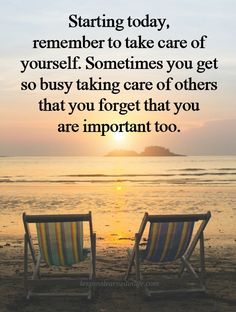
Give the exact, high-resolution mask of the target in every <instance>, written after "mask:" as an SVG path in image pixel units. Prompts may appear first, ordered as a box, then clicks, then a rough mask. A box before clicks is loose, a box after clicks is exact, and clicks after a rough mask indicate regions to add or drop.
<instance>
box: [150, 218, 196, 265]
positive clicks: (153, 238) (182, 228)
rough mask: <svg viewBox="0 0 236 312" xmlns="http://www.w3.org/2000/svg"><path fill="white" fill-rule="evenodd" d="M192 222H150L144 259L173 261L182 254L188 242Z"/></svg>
mask: <svg viewBox="0 0 236 312" xmlns="http://www.w3.org/2000/svg"><path fill="white" fill-rule="evenodd" d="M193 227H194V222H160V223H157V222H155V223H150V229H149V235H148V241H147V246H146V250H145V252H144V259H146V260H149V261H153V262H168V261H173V260H176V259H178V258H180V257H181V256H183V255H184V253H185V251H186V250H187V248H188V245H189V243H190V240H191V237H192V232H193Z"/></svg>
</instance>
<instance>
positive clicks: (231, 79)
mask: <svg viewBox="0 0 236 312" xmlns="http://www.w3.org/2000/svg"><path fill="white" fill-rule="evenodd" d="M71 14H77V15H78V16H82V17H84V18H90V19H91V18H96V17H98V16H102V14H105V15H106V17H107V18H113V19H117V18H121V19H124V25H125V29H124V30H123V31H117V30H115V29H114V28H98V27H97V28H85V27H84V28H80V27H75V28H69V27H68V24H69V19H68V17H69V16H70V15H71ZM146 14H149V16H150V18H166V19H167V22H166V23H168V24H169V26H170V27H169V28H168V29H166V27H163V30H162V31H157V30H156V29H155V28H153V27H139V28H135V27H132V28H128V27H127V26H126V19H127V17H128V16H131V17H132V18H140V19H144V18H145V16H146ZM0 15H1V19H0V24H1V33H0V40H1V49H0V85H1V88H0V90H1V103H0V155H10V156H22V155H30V156H31V155H104V154H106V153H107V152H108V151H109V150H112V149H128V150H136V151H141V150H143V149H144V147H145V146H149V145H161V146H165V147H168V148H169V149H171V150H172V151H174V152H176V153H180V154H186V155H229V154H236V144H235V141H236V140H235V138H236V105H235V99H236V95H235V94H236V93H235V81H236V79H235V78H236V77H235V75H236V60H235V53H236V41H235V32H236V2H235V1H234V0H224V1H223V0H205V1H202V0H192V1H188V0H179V1H174V0H171V1H170V0H169V1H168V0H166V1H157V0H156V1H152V0H151V1H150V0H146V1H140V0H136V1H125V0H121V1H111V0H110V1H104V0H100V1H89V0H88V1H73V0H69V1H60V0H57V1H54V0H52V1H48V0H47V1H45V0H41V1H28V0H24V1H22V0H4V1H1V2H0ZM83 35H85V36H86V37H87V38H89V39H100V40H105V42H107V39H108V38H109V37H111V38H112V39H114V40H115V39H116V40H120V41H121V42H122V47H121V48H119V49H108V48H107V47H106V46H105V47H104V48H103V49H56V50H55V49H33V48H32V45H33V44H32V42H33V40H42V39H45V40H49V39H58V40H62V39H67V40H68V39H80V38H81V37H82V36H83ZM140 35H141V36H142V37H143V38H145V39H152V40H154V42H155V47H154V48H152V49H125V48H124V40H125V38H127V37H129V38H130V39H137V38H138V36H140ZM203 35H206V36H207V39H206V42H205V48H204V49H191V48H190V47H187V48H186V49H167V48H165V49H160V48H158V47H157V46H156V42H157V41H158V40H161V39H164V40H167V39H173V40H174V39H179V40H183V39H185V40H187V41H188V43H190V42H191V41H192V40H194V39H200V38H201V37H202V36H203ZM68 56H72V57H74V56H79V57H80V62H81V67H82V69H81V70H40V69H30V68H29V69H27V70H26V71H25V72H24V73H21V71H22V63H21V61H22V60H23V61H27V60H28V61H31V60H62V59H66V58H67V57H68ZM88 56H93V57H94V59H95V60H123V59H126V58H130V57H131V56H133V58H134V59H137V60H138V59H140V60H162V61H163V63H164V65H165V66H166V63H165V62H166V60H191V61H192V62H193V65H194V66H195V65H196V62H197V61H198V60H214V59H217V67H218V69H209V70H206V71H205V72H204V73H197V72H196V69H195V67H194V68H193V69H185V70H178V69H174V70H173V71H171V72H170V73H167V72H166V67H165V66H164V69H161V70H158V69H155V70H98V69H97V70H95V69H94V70H85V63H86V61H85V60H86V57H88ZM41 77H43V79H44V80H46V81H71V82H73V83H72V87H71V90H70V92H69V93H68V94H64V91H50V90H44V91H43V90H40V89H39V81H40V78H41ZM90 77H93V79H94V80H99V77H101V79H100V80H101V81H119V82H120V83H121V85H122V84H123V83H124V82H126V81H131V82H132V81H151V82H153V84H154V86H155V83H157V82H158V81H166V79H167V78H168V77H173V79H174V81H184V80H185V79H187V78H189V77H192V78H193V80H195V81H208V82H211V81H217V84H218V88H217V90H214V91H186V90H182V91H177V90H175V88H173V87H172V88H171V90H169V91H162V90H157V89H156V88H155V87H154V88H153V89H152V90H144V91H140V90H134V91H130V90H129V91H128V90H123V89H122V88H121V91H120V92H119V93H118V94H113V93H112V92H111V91H82V90H77V89H76V84H75V81H77V80H78V79H80V81H88V80H89V78H90ZM23 81H27V82H30V81H33V82H35V83H36V89H35V90H32V91H30V90H27V91H22V90H21V83H22V82H23ZM44 98H46V99H47V101H48V102H51V103H54V102H61V101H62V100H64V102H65V103H66V109H65V111H54V112H45V111H40V110H39V105H38V102H39V101H40V100H43V99H44ZM101 98H106V102H111V103H114V102H117V103H120V102H127V103H129V102H136V101H137V100H139V101H140V103H141V104H140V105H141V111H131V112H129V113H127V114H126V115H121V114H119V112H99V111H98V110H97V107H98V102H99V100H100V99H101ZM149 98H152V99H153V101H154V102H158V103H159V102H166V101H167V100H169V101H170V103H171V105H172V106H171V110H170V111H162V112H146V111H144V109H143V102H144V101H145V100H146V99H149ZM68 102H72V103H74V102H78V103H79V102H83V103H85V102H92V103H94V105H95V108H96V109H95V111H90V112H89V111H83V112H81V111H79V110H77V109H75V111H74V113H73V114H71V115H69V106H68V104H67V103H68ZM174 102H177V103H180V102H182V103H185V102H187V103H191V102H194V103H196V102H197V103H199V108H200V110H198V111H183V110H180V112H179V113H178V114H177V115H174V106H173V105H174V104H173V103H174ZM84 119H86V120H87V123H100V124H101V123H108V124H112V123H117V124H119V123H125V122H126V121H128V122H129V123H145V122H147V121H150V122H151V125H153V124H154V123H155V122H156V121H158V122H159V123H161V124H162V123H165V124H168V125H169V124H176V125H177V128H178V129H179V130H180V132H174V133H172V132H168V131H167V132H161V133H160V132H156V131H154V128H152V131H151V132H150V133H145V134H144V133H123V134H119V133H118V134H117V133H108V134H107V135H105V136H101V135H100V134H99V133H84V132H83V131H82V130H80V131H79V132H75V133H71V132H70V133H59V132H58V131H57V128H58V124H60V123H64V124H65V123H69V124H74V123H76V124H79V125H80V129H82V124H83V123H84Z"/></svg>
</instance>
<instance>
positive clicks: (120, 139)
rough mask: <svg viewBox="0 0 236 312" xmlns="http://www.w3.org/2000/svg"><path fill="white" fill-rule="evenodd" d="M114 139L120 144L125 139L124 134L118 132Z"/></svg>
mask: <svg viewBox="0 0 236 312" xmlns="http://www.w3.org/2000/svg"><path fill="white" fill-rule="evenodd" d="M114 138H115V140H116V141H118V142H120V141H122V140H123V139H124V133H121V132H116V133H114Z"/></svg>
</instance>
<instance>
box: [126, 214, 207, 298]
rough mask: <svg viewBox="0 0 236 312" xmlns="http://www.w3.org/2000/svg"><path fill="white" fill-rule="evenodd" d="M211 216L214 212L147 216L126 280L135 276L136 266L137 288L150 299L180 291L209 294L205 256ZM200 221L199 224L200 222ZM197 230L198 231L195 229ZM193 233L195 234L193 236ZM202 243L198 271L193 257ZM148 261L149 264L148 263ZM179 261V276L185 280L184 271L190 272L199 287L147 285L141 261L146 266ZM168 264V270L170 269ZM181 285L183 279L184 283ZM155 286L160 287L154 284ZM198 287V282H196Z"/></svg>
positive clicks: (138, 237) (135, 245) (136, 235)
mask: <svg viewBox="0 0 236 312" xmlns="http://www.w3.org/2000/svg"><path fill="white" fill-rule="evenodd" d="M210 217H211V213H210V212H207V213H206V214H190V215H189V214H182V215H149V214H148V213H145V214H144V217H143V220H142V222H141V225H140V228H139V232H138V233H137V234H135V244H134V248H133V250H132V252H131V253H129V263H128V268H127V272H126V276H125V279H126V280H127V279H128V278H129V276H130V275H131V270H132V267H133V266H134V267H135V282H136V285H137V287H141V288H143V289H144V291H145V294H146V295H147V296H151V295H152V294H154V293H156V294H162V293H176V292H194V291H197V292H202V291H203V292H204V291H205V255H204V229H205V227H206V225H207V223H208V221H209V219H210ZM198 221H199V222H198ZM148 223H150V227H149V234H148V238H147V241H146V243H145V244H144V247H143V243H141V242H142V237H143V234H144V231H145V228H146V225H147V224H148ZM194 226H195V227H196V228H195V231H194V230H193V229H194ZM193 231H194V233H195V235H192V234H193ZM198 242H199V250H200V270H199V271H200V272H197V271H196V270H195V269H194V267H193V265H192V264H191V263H190V257H191V255H192V253H193V251H194V249H195V247H196V245H197V243H198ZM144 260H147V261H144ZM177 260H179V262H180V270H179V277H181V278H182V276H183V273H184V272H186V271H187V272H189V273H190V274H191V275H192V276H193V277H194V279H196V280H197V281H198V283H197V287H195V285H194V287H191V288H190V287H189V288H188V287H187V288H186V287H185V288H183V286H181V287H179V286H178V289H173V288H172V287H171V289H162V288H160V285H159V288H158V289H156V287H155V289H153V287H152V289H151V288H150V287H149V288H148V287H147V284H148V286H149V285H151V283H147V282H144V280H143V275H142V274H141V262H145V263H146V265H147V266H148V264H149V265H150V264H151V262H152V263H156V264H161V263H165V264H166V265H167V264H168V263H172V264H173V261H177ZM166 265H165V267H166ZM172 282H173V279H172ZM180 282H181V280H180ZM153 284H154V285H157V284H158V281H156V283H155V282H154V283H153ZM195 284H196V283H195Z"/></svg>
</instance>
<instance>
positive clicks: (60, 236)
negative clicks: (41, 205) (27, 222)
mask: <svg viewBox="0 0 236 312" xmlns="http://www.w3.org/2000/svg"><path fill="white" fill-rule="evenodd" d="M36 228H37V234H38V240H39V248H40V253H41V255H42V257H43V259H44V261H45V262H46V263H47V264H48V265H72V264H74V263H78V262H80V261H83V260H84V254H83V222H81V221H80V222H78V221H77V222H48V223H36Z"/></svg>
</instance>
